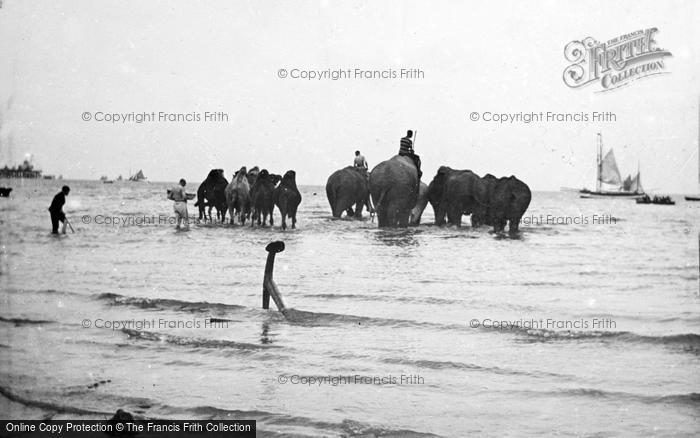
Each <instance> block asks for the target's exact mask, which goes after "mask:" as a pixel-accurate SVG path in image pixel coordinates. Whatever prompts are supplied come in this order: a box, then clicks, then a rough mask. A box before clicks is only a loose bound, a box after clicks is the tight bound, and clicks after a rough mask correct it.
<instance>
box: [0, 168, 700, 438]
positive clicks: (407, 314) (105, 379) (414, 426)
mask: <svg viewBox="0 0 700 438" xmlns="http://www.w3.org/2000/svg"><path fill="white" fill-rule="evenodd" d="M0 183H1V184H0V185H3V186H6V185H11V186H12V187H14V191H13V193H12V195H13V196H12V198H9V199H7V198H0V239H1V242H0V243H1V248H0V413H1V414H2V417H3V418H15V419H16V418H24V419H28V418H37V419H38V418H45V417H47V416H51V415H53V416H54V418H75V417H90V418H105V417H108V416H111V415H112V414H113V413H114V411H115V410H116V409H117V408H122V409H125V410H128V411H130V412H132V413H134V414H135V415H138V416H142V417H148V418H201V419H209V418H247V419H256V420H257V421H258V430H259V433H258V434H259V436H276V435H278V434H288V435H294V436H375V435H376V436H405V435H416V436H421V435H429V434H435V435H439V436H450V437H464V436H468V435H470V434H477V435H483V436H496V435H498V436H503V435H507V436H523V435H527V436H533V435H534V436H537V435H541V436H551V435H557V434H560V435H580V436H591V435H596V436H697V435H698V433H700V419H699V416H698V412H700V409H699V408H700V373H699V372H698V370H700V296H699V295H698V231H699V227H698V225H699V223H700V221H699V218H700V203H694V204H693V203H686V202H685V201H683V199H682V197H678V196H675V199H676V201H677V204H676V205H675V206H655V205H636V204H635V203H634V201H630V200H610V199H603V200H591V199H580V198H579V197H578V194H577V193H564V192H552V193H547V192H535V193H533V199H532V204H531V206H530V209H529V211H528V213H527V217H526V218H525V223H524V224H523V225H522V227H521V230H522V232H521V234H520V236H519V238H517V239H516V238H509V237H507V236H498V235H494V234H492V233H490V232H489V231H488V230H487V229H477V230H472V229H471V228H470V227H468V226H466V227H463V228H462V229H454V228H437V227H434V226H430V225H423V226H420V227H418V228H412V229H409V230H401V231H383V230H378V229H377V227H376V223H372V222H371V221H370V220H369V219H368V218H367V220H365V221H351V220H333V219H332V218H331V214H330V208H329V206H328V203H327V200H326V197H325V190H324V188H323V187H302V188H301V190H302V195H303V197H304V199H303V201H302V204H301V207H300V212H299V215H298V219H299V222H298V228H297V229H296V230H287V231H286V232H282V231H281V229H280V228H279V213H278V212H277V211H276V212H275V215H276V221H277V222H276V224H275V226H274V227H273V228H272V229H269V228H266V229H252V230H251V229H250V228H249V227H247V226H246V227H244V228H243V227H240V226H233V227H232V226H228V225H227V226H222V225H194V226H193V227H192V229H191V230H190V231H189V232H176V231H175V230H174V226H173V225H171V224H170V223H167V222H168V220H167V219H165V218H166V217H171V216H172V204H171V203H170V202H168V201H167V200H166V199H165V189H166V187H168V186H169V185H167V184H161V183H151V184H139V183H127V182H124V183H115V184H113V185H107V184H101V183H99V182H87V181H67V182H63V181H24V182H22V181H7V180H4V181H0ZM63 183H68V184H69V185H70V186H71V189H72V190H71V193H70V196H69V197H68V202H67V204H66V207H65V211H66V212H67V214H68V217H69V220H70V221H71V223H72V225H73V227H74V228H75V234H70V232H69V234H68V235H67V236H65V237H60V238H56V237H52V236H51V235H50V233H49V231H50V221H49V215H48V212H47V208H48V206H49V204H50V202H51V199H52V197H53V195H55V194H56V193H57V192H58V190H59V189H60V185H62V184H63ZM189 189H190V190H191V191H193V192H194V191H195V190H196V186H192V187H189ZM194 213H195V208H194V207H193V206H192V205H191V204H190V214H194ZM159 215H162V217H163V218H164V222H166V223H158V222H159V221H160V218H159ZM547 215H551V216H553V218H550V221H549V223H547ZM113 216H114V217H118V218H120V220H127V221H142V220H143V218H144V217H147V219H148V220H151V221H153V216H155V222H156V223H151V224H146V225H136V224H133V223H132V224H126V225H118V226H113V225H111V224H105V223H102V224H100V223H96V222H105V221H107V220H108V219H105V217H109V218H111V217H113ZM567 218H568V219H567ZM432 219H433V216H432V210H431V208H430V207H428V209H427V210H426V213H425V215H424V217H423V220H424V222H425V223H432ZM574 220H575V221H576V222H578V223H553V222H558V221H569V222H571V221H574ZM86 222H89V223H86ZM467 223H468V221H467ZM273 240H284V242H285V244H286V250H285V251H284V252H282V253H280V254H278V256H277V263H276V268H275V281H276V282H277V284H278V285H279V288H280V290H281V291H282V293H283V295H284V297H285V300H286V301H287V304H288V306H290V307H292V308H293V309H294V310H293V311H291V312H290V315H289V318H285V317H284V316H283V315H282V314H281V313H279V312H278V311H276V310H272V309H271V310H263V309H261V285H262V278H263V268H264V266H265V258H266V254H267V253H266V252H265V250H264V247H265V245H266V244H267V243H269V242H270V241H273ZM273 308H274V305H273ZM212 317H213V318H220V319H224V320H227V321H226V322H224V323H221V324H220V326H218V327H210V326H209V325H208V321H209V318H212ZM112 321H115V322H114V323H113V322H112ZM491 321H510V323H507V324H508V325H507V324H506V323H499V324H501V325H502V327H493V326H492V325H493V324H492V322H491ZM513 323H514V324H515V326H510V324H513ZM83 325H89V327H88V328H84V327H83ZM477 325H478V327H477ZM171 326H174V327H171Z"/></svg>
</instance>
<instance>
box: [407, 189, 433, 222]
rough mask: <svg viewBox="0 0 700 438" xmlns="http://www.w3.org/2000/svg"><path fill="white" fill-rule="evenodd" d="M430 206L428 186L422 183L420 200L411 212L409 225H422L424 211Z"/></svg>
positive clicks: (419, 191)
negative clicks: (421, 219)
mask: <svg viewBox="0 0 700 438" xmlns="http://www.w3.org/2000/svg"><path fill="white" fill-rule="evenodd" d="M427 205H428V185H427V184H426V183H424V182H422V181H421V183H420V187H418V200H417V201H416V205H415V206H414V207H413V210H411V217H410V218H409V220H408V223H409V225H420V218H421V216H423V210H425V207H426V206H427Z"/></svg>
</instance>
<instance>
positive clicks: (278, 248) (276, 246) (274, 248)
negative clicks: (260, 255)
mask: <svg viewBox="0 0 700 438" xmlns="http://www.w3.org/2000/svg"><path fill="white" fill-rule="evenodd" d="M265 251H267V252H275V253H277V252H282V251H284V242H282V241H281V240H276V241H274V242H270V243H268V244H267V246H266V247H265Z"/></svg>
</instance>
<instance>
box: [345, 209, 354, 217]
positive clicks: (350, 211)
mask: <svg viewBox="0 0 700 438" xmlns="http://www.w3.org/2000/svg"><path fill="white" fill-rule="evenodd" d="M345 213H346V214H347V215H348V217H353V216H354V215H355V212H354V211H353V210H352V207H348V209H347V210H345Z"/></svg>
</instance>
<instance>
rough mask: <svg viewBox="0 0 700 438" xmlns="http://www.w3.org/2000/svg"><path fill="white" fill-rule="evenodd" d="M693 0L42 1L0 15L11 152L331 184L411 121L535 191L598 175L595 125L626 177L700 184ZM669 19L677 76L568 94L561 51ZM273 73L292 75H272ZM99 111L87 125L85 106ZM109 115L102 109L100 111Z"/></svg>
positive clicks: (2, 144)
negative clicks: (358, 155) (222, 117)
mask: <svg viewBox="0 0 700 438" xmlns="http://www.w3.org/2000/svg"><path fill="white" fill-rule="evenodd" d="M697 3H698V2H694V1H675V2H674V1H672V2H659V1H645V0H635V1H617V2H604V1H586V2H581V1H576V2H574V1H536V2H535V1H530V2H528V1H519V2H516V1H513V2H510V1H483V2H462V1H456V0H455V1H422V2H413V1H381V2H380V1H347V2H330V1H295V2H288V1H255V2H253V1H251V2H244V1H209V2H200V1H193V0H188V1H173V0H169V1H149V2H142V1H104V2H93V1H88V0H85V1H52V2H45V1H33V0H21V1H20V0H3V1H2V7H1V8H0V60H2V61H1V62H0V124H1V125H0V165H4V164H6V163H9V164H12V163H18V162H20V161H21V160H22V159H23V157H25V155H27V154H31V155H32V157H33V161H34V162H35V163H36V165H37V166H38V167H40V168H41V169H43V170H44V173H48V174H56V175H59V174H60V175H63V176H64V178H70V179H97V178H99V177H100V176H101V175H107V176H109V177H110V178H116V177H117V176H118V175H120V174H121V175H123V176H124V177H127V176H128V175H129V173H135V172H136V171H137V170H138V169H143V172H144V173H145V174H146V176H148V177H149V179H150V180H153V181H177V180H178V179H179V178H181V177H185V178H186V179H188V181H194V182H200V181H201V180H203V179H204V178H205V177H206V175H207V173H208V170H209V169H211V168H223V169H224V171H225V175H226V176H227V177H230V175H231V174H232V173H233V172H234V171H235V170H238V169H239V168H240V167H241V166H244V165H245V166H247V167H248V168H250V167H252V166H254V165H258V166H259V167H261V168H267V169H269V170H270V171H272V172H274V173H280V174H282V173H284V172H285V171H286V170H289V169H293V170H295V171H296V172H297V183H298V184H302V185H306V184H314V185H323V184H325V182H326V180H327V178H328V176H329V175H330V174H331V173H332V172H334V171H335V170H337V169H339V168H341V167H344V166H346V165H350V164H352V159H353V155H354V151H355V150H357V149H359V150H360V151H361V152H362V153H363V155H365V157H366V158H367V160H368V162H369V164H370V167H373V166H374V165H376V164H377V163H379V162H380V161H383V160H385V159H388V158H390V157H391V156H392V155H394V154H396V152H397V151H398V146H399V139H400V138H401V137H402V136H403V135H404V134H405V131H406V130H407V129H413V130H416V131H417V138H416V144H415V147H416V153H418V154H420V156H421V158H422V161H423V171H424V173H425V174H426V175H427V178H426V177H424V178H426V179H430V178H432V176H433V175H434V174H435V172H436V170H437V168H438V167H439V166H441V165H449V166H451V167H453V168H459V169H471V170H473V171H475V172H477V173H479V174H482V175H483V174H485V173H492V174H494V175H497V176H506V175H511V174H514V175H516V176H518V177H519V178H520V179H522V180H524V181H525V182H526V183H528V184H529V185H530V187H531V188H533V189H535V190H558V189H559V187H561V186H566V187H583V186H586V187H589V188H592V187H594V185H595V160H596V149H595V138H596V133H597V132H602V134H603V141H604V144H605V147H606V149H607V148H609V147H613V148H614V151H615V155H616V157H617V161H618V165H619V167H620V170H621V172H622V173H623V177H624V176H625V175H626V174H628V173H633V172H635V171H636V168H637V165H638V163H639V166H640V168H641V172H642V181H643V183H644V186H645V188H647V189H652V190H656V191H666V192H671V193H679V192H687V193H691V192H696V191H698V190H699V186H698V184H699V181H698V174H699V171H698V161H699V158H698V139H699V138H700V135H699V134H698V125H699V113H700V111H699V109H698V102H699V101H700V89H699V86H698V84H699V83H700V82H699V81H698V79H699V72H700V63H699V61H698V55H699V53H698V47H697V42H698V41H700V35H699V33H700V31H698V29H697V26H694V24H695V23H697V22H700V13H699V8H700V7H699V6H697ZM653 27H655V28H658V32H657V33H656V35H655V39H656V42H657V45H658V46H659V47H661V48H663V49H666V50H668V51H670V52H671V53H672V56H671V57H666V58H664V62H665V71H666V72H667V73H666V74H661V75H656V76H652V77H648V78H645V79H642V80H639V81H635V82H632V83H630V85H629V86H626V87H623V88H620V89H617V90H614V91H609V92H604V93H597V92H596V91H598V90H599V89H600V87H599V86H598V87H597V86H596V85H592V86H586V87H581V88H569V87H567V86H566V85H565V84H564V82H563V80H562V75H563V71H564V69H565V68H566V67H567V66H568V65H569V64H570V63H569V62H567V60H566V59H565V57H564V47H565V46H566V44H567V43H569V42H571V41H573V40H581V39H583V38H585V37H593V38H595V39H597V40H600V41H607V40H609V39H612V38H615V37H618V36H620V35H623V34H627V33H630V32H633V31H636V30H639V29H647V28H653ZM402 68H404V69H420V70H421V71H422V72H423V75H422V77H420V78H415V79H401V78H393V79H392V78H388V79H381V78H379V79H359V78H349V79H341V80H335V81H333V80H325V79H324V80H318V79H314V80H306V79H301V78H297V79H294V78H291V77H289V75H290V74H291V72H292V71H295V72H299V71H302V70H309V71H310V70H317V71H322V70H328V69H331V70H338V69H342V70H347V69H351V70H352V71H354V69H360V70H363V71H364V70H379V71H384V70H390V71H391V70H392V69H393V71H395V72H396V73H397V75H398V74H399V73H400V70H401V69H402ZM280 69H285V70H286V71H287V74H288V76H287V77H284V78H282V77H280ZM217 111H220V112H223V113H225V114H227V116H228V121H220V122H216V121H214V122H205V121H203V120H200V121H198V122H197V121H192V122H189V121H181V122H158V121H155V122H147V123H146V122H145V123H134V122H129V123H121V122H117V123H110V122H107V121H96V120H95V119H96V118H98V114H112V113H120V114H128V113H132V112H133V113H149V114H150V113H152V112H155V113H156V115H158V113H159V112H163V113H168V114H183V115H184V114H192V115H194V114H198V115H199V116H200V118H201V117H203V116H204V113H205V112H217ZM547 111H551V112H557V113H571V114H578V113H586V114H590V113H591V112H592V111H599V112H608V111H609V112H612V113H614V114H615V116H616V120H615V121H614V122H593V121H589V122H549V123H546V122H545V123H529V124H525V123H503V124H501V123H495V122H485V121H483V120H478V121H476V122H474V121H472V120H470V114H471V113H472V112H476V113H478V114H479V116H480V118H481V117H483V114H484V112H493V113H519V112H528V113H529V112H535V113H539V112H547ZM86 112H87V113H89V116H90V120H88V121H85V120H83V116H84V113H86ZM100 117H102V116H100Z"/></svg>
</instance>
